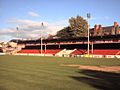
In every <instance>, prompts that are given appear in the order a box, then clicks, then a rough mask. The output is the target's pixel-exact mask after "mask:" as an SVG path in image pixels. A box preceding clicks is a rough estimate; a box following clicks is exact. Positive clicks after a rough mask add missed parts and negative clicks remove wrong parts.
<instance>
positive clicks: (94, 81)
mask: <svg viewBox="0 0 120 90" xmlns="http://www.w3.org/2000/svg"><path fill="white" fill-rule="evenodd" d="M78 73H80V74H83V75H86V76H84V77H83V76H82V77H79V76H71V78H73V79H75V80H77V81H80V82H83V83H86V84H88V85H91V86H92V87H94V88H96V89H99V90H120V73H110V72H101V71H92V70H82V71H80V72H78Z"/></svg>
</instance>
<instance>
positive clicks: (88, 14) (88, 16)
mask: <svg viewBox="0 0 120 90" xmlns="http://www.w3.org/2000/svg"><path fill="white" fill-rule="evenodd" d="M89 19H90V13H87V21H88V50H87V51H88V55H89V43H90V34H89Z"/></svg>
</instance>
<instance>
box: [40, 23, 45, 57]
mask: <svg viewBox="0 0 120 90" xmlns="http://www.w3.org/2000/svg"><path fill="white" fill-rule="evenodd" d="M43 26H44V25H43V22H42V23H41V33H40V41H41V55H42V50H43V48H42V44H43V42H42V29H43Z"/></svg>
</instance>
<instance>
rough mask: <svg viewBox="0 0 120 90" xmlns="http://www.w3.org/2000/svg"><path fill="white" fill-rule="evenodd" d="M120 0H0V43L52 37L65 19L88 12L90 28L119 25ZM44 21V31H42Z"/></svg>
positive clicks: (66, 21)
mask: <svg viewBox="0 0 120 90" xmlns="http://www.w3.org/2000/svg"><path fill="white" fill-rule="evenodd" d="M119 3H120V0H0V21H1V22H0V42H1V41H9V40H11V39H13V38H17V35H16V27H17V26H18V27H19V32H18V33H19V38H37V37H38V36H39V35H40V33H41V31H40V30H42V34H43V36H46V35H47V34H55V33H56V32H57V31H58V30H60V29H62V28H64V27H65V26H68V25H69V23H68V19H69V18H70V17H75V16H77V15H80V16H82V17H84V18H86V14H87V13H91V20H90V27H93V26H94V24H101V25H102V26H110V25H113V22H114V21H117V22H118V23H120V12H119V10H120V6H119ZM41 22H44V25H45V27H44V30H43V29H41Z"/></svg>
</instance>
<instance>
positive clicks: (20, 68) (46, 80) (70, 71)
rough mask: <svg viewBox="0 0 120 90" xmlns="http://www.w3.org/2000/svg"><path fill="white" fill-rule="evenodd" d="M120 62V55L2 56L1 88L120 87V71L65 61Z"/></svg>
mask: <svg viewBox="0 0 120 90" xmlns="http://www.w3.org/2000/svg"><path fill="white" fill-rule="evenodd" d="M69 64H70V65H71V64H74V65H75V64H77V65H78V64H79V65H87V66H88V65H89V66H120V59H117V58H114V59H105V58H101V59H100V58H99V59H93V58H65V57H40V56H9V55H8V56H7V55H3V56H0V90H120V72H119V71H118V72H103V71H94V70H85V69H80V68H77V67H67V66H64V65H69Z"/></svg>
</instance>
